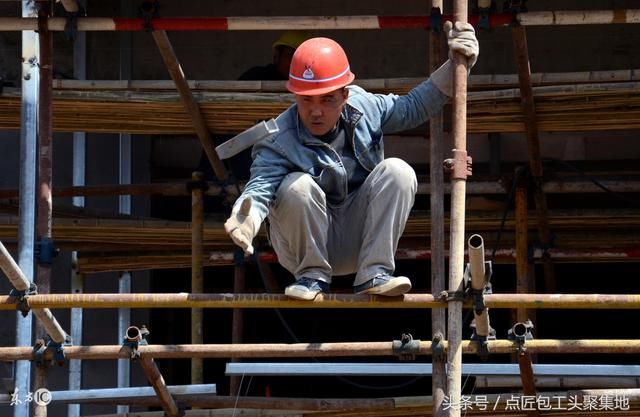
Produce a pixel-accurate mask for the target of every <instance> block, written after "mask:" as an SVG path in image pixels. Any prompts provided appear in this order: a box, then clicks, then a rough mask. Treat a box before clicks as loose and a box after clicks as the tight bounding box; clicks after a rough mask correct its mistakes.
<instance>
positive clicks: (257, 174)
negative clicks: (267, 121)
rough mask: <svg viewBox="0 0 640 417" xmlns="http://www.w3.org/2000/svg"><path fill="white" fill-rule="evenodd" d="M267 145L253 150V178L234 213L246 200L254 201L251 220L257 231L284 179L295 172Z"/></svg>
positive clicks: (234, 207) (260, 145)
mask: <svg viewBox="0 0 640 417" xmlns="http://www.w3.org/2000/svg"><path fill="white" fill-rule="evenodd" d="M265 142H267V144H263V143H259V144H256V145H255V146H254V149H253V157H254V160H253V163H252V164H251V178H250V179H249V182H247V185H246V187H245V189H244V191H243V192H242V195H240V197H238V199H237V200H236V202H235V203H234V205H233V210H232V212H234V213H235V212H236V211H238V210H239V209H240V204H241V203H242V201H244V199H245V198H247V197H249V198H251V200H252V203H253V205H252V207H251V213H250V215H251V218H252V219H253V222H254V226H255V227H256V229H255V230H258V228H259V227H260V224H261V223H262V222H263V221H264V219H265V218H266V217H267V215H268V214H269V207H270V206H271V202H272V200H273V198H274V197H275V194H276V191H278V187H279V186H280V183H281V182H282V180H283V179H284V177H285V176H286V175H287V174H289V173H290V172H291V171H292V170H293V166H292V165H291V163H289V162H288V161H287V160H286V159H285V158H284V157H283V156H282V155H281V154H280V153H278V152H277V151H276V150H275V149H273V148H272V147H271V146H269V145H268V142H270V141H269V140H266V141H265Z"/></svg>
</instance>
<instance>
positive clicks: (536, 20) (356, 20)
mask: <svg viewBox="0 0 640 417" xmlns="http://www.w3.org/2000/svg"><path fill="white" fill-rule="evenodd" d="M452 19H453V16H449V15H444V16H442V21H443V22H444V21H446V20H452ZM478 21H479V16H477V15H473V16H469V23H471V24H472V25H474V26H477V25H478ZM514 22H517V23H519V24H521V25H523V26H552V25H597V24H618V23H640V9H628V10H587V11H555V12H526V13H517V14H513V13H495V14H491V15H489V26H490V27H498V26H506V25H510V24H512V23H514ZM77 23H78V30H79V31H105V32H109V31H132V32H135V31H142V30H145V29H146V21H145V20H144V19H140V18H106V17H81V18H78V19H77ZM149 23H150V24H151V26H152V27H153V28H154V29H156V30H166V31H190V30H204V31H215V30H290V29H429V28H431V17H430V16H372V15H368V16H269V17H266V16H238V17H184V18H183V17H180V18H177V17H169V18H158V19H151V20H150V21H149ZM48 24H49V30H50V31H63V30H64V27H65V24H66V19H65V18H63V17H53V18H50V19H49V20H48ZM37 28H38V21H37V19H36V18H20V17H0V31H4V32H7V31H22V30H37Z"/></svg>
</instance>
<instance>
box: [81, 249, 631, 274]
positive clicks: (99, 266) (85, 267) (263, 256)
mask: <svg viewBox="0 0 640 417" xmlns="http://www.w3.org/2000/svg"><path fill="white" fill-rule="evenodd" d="M401 244H404V242H403V241H401ZM547 253H548V255H549V256H550V257H551V259H553V260H554V262H556V263H562V262H569V263H576V262H632V261H638V260H640V248H638V247H636V246H629V247H617V248H593V247H591V248H588V249H582V250H581V249H569V250H562V249H548V250H547ZM542 254H543V250H542V249H534V250H533V251H532V253H531V254H530V256H531V258H532V261H533V262H540V260H541V258H542ZM259 256H260V260H261V261H262V262H267V263H271V262H277V256H276V254H275V253H274V252H273V250H270V249H269V250H267V251H261V252H260V254H259ZM446 256H448V253H446V252H445V257H446ZM395 259H396V260H409V259H410V260H428V259H431V250H430V249H428V248H427V247H410V248H403V247H400V248H399V249H398V250H397V251H396V256H395ZM249 261H251V260H249ZM515 261H516V250H515V249H514V248H503V249H499V250H497V251H496V257H495V259H494V262H495V263H496V264H512V263H514V262H515ZM234 264H235V260H234V256H233V251H232V250H229V251H226V252H225V251H215V252H208V253H206V257H205V259H204V260H203V265H204V266H233V265H234ZM190 266H191V255H190V254H189V252H188V251H187V250H185V251H184V252H162V253H157V254H147V253H136V252H134V253H129V252H128V253H126V254H120V253H114V254H104V253H100V254H98V253H83V254H82V255H81V256H80V257H78V259H77V268H78V271H79V272H80V273H83V274H96V273H100V272H114V271H115V272H117V271H144V270H150V269H179V268H189V267H190Z"/></svg>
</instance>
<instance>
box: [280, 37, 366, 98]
mask: <svg viewBox="0 0 640 417" xmlns="http://www.w3.org/2000/svg"><path fill="white" fill-rule="evenodd" d="M355 78H356V76H355V75H353V73H352V72H351V69H350V68H349V60H348V59H347V55H346V54H345V53H344V50H343V49H342V47H341V46H340V45H338V43H337V42H336V41H334V40H332V39H329V38H311V39H309V40H306V41H304V42H302V43H301V44H300V46H298V49H296V52H295V53H294V54H293V57H292V58H291V67H290V68H289V81H287V90H289V91H291V92H292V93H294V94H300V95H303V96H317V95H321V94H326V93H329V92H331V91H333V90H337V89H338V88H342V87H344V86H346V85H348V84H351V83H352V82H353V80H354V79H355Z"/></svg>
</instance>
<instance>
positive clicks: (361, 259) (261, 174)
mask: <svg viewBox="0 0 640 417" xmlns="http://www.w3.org/2000/svg"><path fill="white" fill-rule="evenodd" d="M444 29H445V32H446V34H447V40H448V45H449V54H450V57H451V56H452V54H453V53H459V54H462V56H464V57H466V59H467V64H468V68H471V67H472V66H473V65H474V64H475V62H476V59H477V56H478V53H479V46H478V41H477V39H476V37H475V33H474V30H473V27H472V26H471V25H469V24H464V23H461V22H456V24H455V26H453V25H451V23H450V22H447V23H446V24H445V27H444ZM452 73H453V71H452V63H451V59H450V60H448V61H447V62H446V63H445V64H443V65H442V66H441V67H440V68H439V69H438V70H436V71H434V72H433V74H432V75H431V77H430V78H429V79H428V80H426V81H424V82H422V83H420V84H419V85H418V86H416V87H415V88H414V89H412V90H411V91H410V92H409V93H408V94H407V95H404V96H398V95H395V94H388V95H382V94H372V93H369V92H367V91H365V90H363V89H362V88H360V87H357V86H352V85H350V84H351V83H352V82H353V80H354V78H355V76H354V74H353V73H352V72H351V70H350V67H349V61H348V59H347V56H346V54H345V52H344V50H343V49H342V47H341V46H340V45H339V44H338V43H336V42H335V41H333V40H331V39H328V38H312V39H309V40H307V41H305V42H303V43H302V44H301V45H300V46H299V47H298V49H297V50H296V52H295V54H294V55H293V58H292V61H291V68H290V71H289V80H288V82H287V89H288V90H289V91H290V92H292V93H293V94H294V95H295V104H294V105H292V106H291V107H289V108H288V109H287V110H286V111H285V112H284V113H283V114H282V115H281V116H279V118H278V127H279V132H278V133H275V134H273V135H271V136H269V137H267V138H265V139H263V140H262V141H260V142H258V143H257V144H256V145H254V147H253V152H252V156H253V163H252V165H251V178H250V180H249V182H248V183H247V185H246V188H245V189H244V191H243V193H242V195H240V197H239V198H238V200H237V201H236V203H235V204H234V207H233V209H232V213H231V216H230V217H229V219H228V220H227V221H226V222H225V225H224V226H225V230H226V232H227V233H228V234H229V235H230V237H231V239H232V240H233V241H234V242H235V243H236V244H237V245H238V246H240V247H241V248H242V249H243V250H244V251H245V252H246V253H248V254H251V253H253V246H252V240H253V238H254V236H255V235H256V234H257V232H258V230H259V228H260V225H261V224H262V222H263V220H264V219H265V218H267V216H268V220H269V222H268V224H269V234H270V238H271V244H272V246H273V249H274V250H275V251H276V254H277V255H278V260H279V262H280V264H281V265H282V266H284V267H285V268H286V269H287V270H288V271H290V272H291V273H292V274H293V276H294V277H295V279H296V281H295V282H294V283H293V284H291V285H289V286H288V287H287V288H286V290H285V294H286V295H287V296H289V297H291V298H296V299H301V300H312V299H314V298H315V297H316V295H317V294H318V293H320V292H324V293H326V292H328V291H329V285H330V283H331V279H332V277H333V276H340V275H348V274H353V273H355V274H356V275H355V280H354V283H353V288H354V292H355V293H356V294H377V295H385V296H397V295H401V294H404V293H406V292H408V291H409V290H410V289H411V281H410V280H409V278H407V277H402V276H398V277H396V276H393V272H394V269H395V262H394V254H395V252H396V248H397V245H398V240H399V239H400V235H401V234H402V232H403V230H404V227H405V223H406V221H407V219H408V217H409V212H410V210H411V207H412V206H413V202H414V198H415V193H416V189H417V180H416V175H415V172H414V171H413V169H412V168H411V166H409V165H408V164H407V163H406V162H404V161H402V160H400V159H397V158H390V159H384V150H383V142H382V139H383V134H384V133H392V132H400V131H403V130H407V129H410V128H413V127H416V126H418V125H420V124H422V123H424V122H425V121H426V120H428V119H429V117H430V116H432V115H435V114H437V113H438V112H439V111H440V110H441V109H442V107H443V105H444V104H445V102H446V101H447V100H448V99H449V97H451V95H452Z"/></svg>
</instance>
